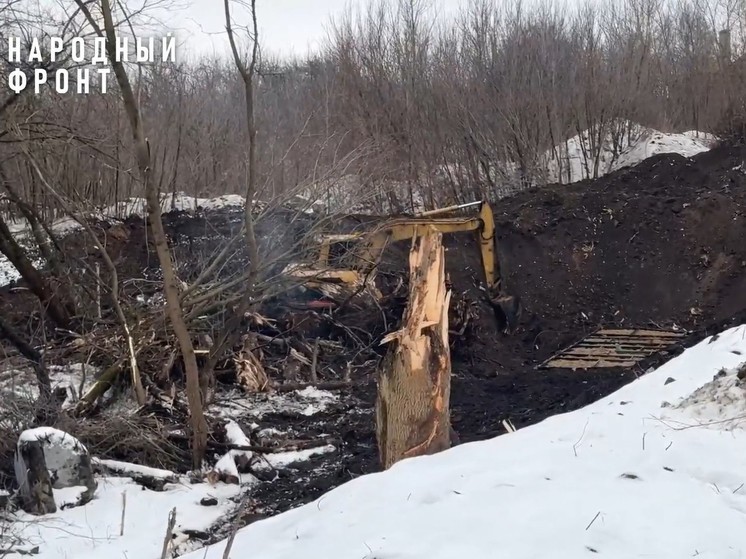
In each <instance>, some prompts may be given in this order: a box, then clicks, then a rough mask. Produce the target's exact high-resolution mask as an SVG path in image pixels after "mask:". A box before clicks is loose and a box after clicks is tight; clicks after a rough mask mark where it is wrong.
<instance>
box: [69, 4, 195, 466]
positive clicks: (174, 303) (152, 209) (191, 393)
mask: <svg viewBox="0 0 746 559" xmlns="http://www.w3.org/2000/svg"><path fill="white" fill-rule="evenodd" d="M76 2H77V4H78V7H79V8H80V9H81V11H82V12H83V13H84V14H85V15H86V18H87V19H88V22H89V23H90V25H91V26H92V27H93V28H94V29H96V32H97V33H98V34H99V35H101V36H105V37H106V50H107V54H108V56H109V61H110V63H111V65H112V67H113V69H114V74H115V76H116V79H117V83H118V85H119V89H120V91H121V95H122V102H123V104H124V108H125V111H126V112H127V116H128V118H129V124H130V130H131V133H132V138H133V141H134V147H135V157H136V159H137V165H138V169H139V172H140V179H141V180H142V182H143V187H144V190H145V197H146V200H147V207H148V220H149V222H150V226H151V228H152V230H153V239H154V243H155V249H156V253H157V254H158V260H159V262H160V265H161V270H162V272H163V291H164V294H165V296H166V306H167V309H168V314H169V318H170V319H171V326H172V327H173V329H174V334H175V335H176V338H177V340H178V343H179V348H180V350H181V355H182V358H183V360H184V367H185V369H186V383H187V399H188V402H189V413H190V426H191V430H192V461H193V466H194V468H199V467H200V466H201V464H202V461H203V459H204V457H205V452H206V449H207V421H206V420H205V416H204V411H203V402H202V395H201V391H200V382H199V368H198V366H197V359H196V356H195V353H194V346H193V344H192V339H191V336H190V334H189V330H188V328H187V325H186V322H185V321H184V315H183V313H182V309H181V300H180V296H179V291H180V282H179V279H178V278H177V276H176V272H175V269H174V264H173V260H172V259H171V253H170V251H169V248H168V239H167V237H166V232H165V229H164V227H163V221H162V219H161V205H160V199H159V194H158V190H157V185H158V181H157V178H156V177H154V172H155V169H154V168H153V160H152V159H151V148H150V145H149V142H148V139H147V138H146V136H145V132H144V127H143V122H142V117H141V114H140V109H139V107H138V102H137V99H136V97H135V93H134V91H133V89H132V85H131V83H130V80H129V77H128V76H127V71H126V69H125V68H124V64H123V63H122V62H121V61H119V60H118V59H117V56H116V35H115V27H114V20H113V16H112V11H111V5H110V4H109V1H108V0H101V2H100V7H101V15H102V16H103V21H104V29H103V30H101V29H100V28H99V26H98V24H97V22H96V19H95V18H94V17H93V15H92V14H91V12H90V11H89V10H88V7H87V5H86V4H85V2H84V1H83V0H76Z"/></svg>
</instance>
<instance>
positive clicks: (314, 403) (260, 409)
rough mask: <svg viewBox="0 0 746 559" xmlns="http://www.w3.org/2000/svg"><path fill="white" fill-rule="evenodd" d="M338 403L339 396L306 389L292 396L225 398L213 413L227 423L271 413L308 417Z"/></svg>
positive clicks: (268, 395)
mask: <svg viewBox="0 0 746 559" xmlns="http://www.w3.org/2000/svg"><path fill="white" fill-rule="evenodd" d="M337 401H338V396H337V395H336V394H333V393H331V392H328V391H326V390H319V389H317V388H313V387H309V388H305V389H303V390H295V391H293V392H280V393H277V392H275V393H270V394H241V395H240V396H235V397H232V398H231V397H226V398H223V399H222V400H221V402H219V403H218V404H216V406H215V410H216V413H217V414H219V415H220V416H221V417H223V418H226V419H236V418H240V417H249V418H254V419H261V418H262V417H264V416H265V415H268V414H272V413H283V414H295V415H299V416H304V417H311V416H313V415H316V414H317V413H321V412H323V411H326V410H327V409H328V408H329V407H330V406H331V405H333V404H334V403H336V402H337Z"/></svg>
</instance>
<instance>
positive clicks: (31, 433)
mask: <svg viewBox="0 0 746 559" xmlns="http://www.w3.org/2000/svg"><path fill="white" fill-rule="evenodd" d="M36 441H49V442H50V443H51V444H53V445H55V446H60V447H63V448H67V449H69V450H72V451H75V452H76V453H85V452H88V450H87V449H86V447H85V445H83V443H81V442H80V441H79V440H78V439H76V438H75V437H73V436H72V435H70V434H68V433H65V432H64V431H60V430H59V429H55V428H54V427H35V428H34V429H26V430H25V431H24V432H23V433H21V434H20V436H19V437H18V448H19V449H20V447H21V443H24V442H36Z"/></svg>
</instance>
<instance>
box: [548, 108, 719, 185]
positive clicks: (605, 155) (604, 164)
mask: <svg viewBox="0 0 746 559" xmlns="http://www.w3.org/2000/svg"><path fill="white" fill-rule="evenodd" d="M618 128H619V129H620V130H626V133H624V134H619V135H617V138H616V141H615V140H614V137H613V136H612V135H611V134H606V136H605V138H604V142H603V145H602V146H601V149H600V150H596V151H598V152H599V153H600V156H599V157H598V176H599V177H601V176H603V175H606V174H608V173H611V172H613V171H616V170H619V169H622V168H625V167H632V166H634V165H637V164H638V163H640V162H641V161H644V160H645V159H647V158H648V157H652V156H654V155H659V154H663V153H677V154H679V155H682V156H684V157H692V156H694V155H697V154H698V153H702V152H705V151H708V150H709V149H710V148H712V146H713V144H714V142H715V137H714V136H713V135H711V134H707V133H704V132H698V131H696V130H691V131H687V132H684V133H681V134H671V133H665V132H660V131H659V130H655V129H652V128H644V127H642V126H640V125H636V124H632V123H629V122H627V123H623V124H622V125H620V126H619V127H618ZM615 144H616V147H615ZM593 153H594V152H593V149H592V142H591V134H589V132H588V131H585V132H583V133H582V134H578V135H576V136H574V137H572V138H570V139H569V140H567V142H565V143H563V144H560V145H559V146H556V147H555V149H554V150H550V151H549V152H547V153H546V154H545V156H544V159H545V161H546V169H547V181H548V182H550V183H555V182H560V183H563V184H567V183H572V182H576V181H580V180H583V179H587V178H593V177H594V174H595V159H594V156H593Z"/></svg>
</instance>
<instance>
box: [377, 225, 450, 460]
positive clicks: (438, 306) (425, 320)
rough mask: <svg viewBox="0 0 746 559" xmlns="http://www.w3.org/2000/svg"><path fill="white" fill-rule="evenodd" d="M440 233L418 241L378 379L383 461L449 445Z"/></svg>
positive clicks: (445, 299) (445, 307) (445, 310)
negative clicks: (399, 321)
mask: <svg viewBox="0 0 746 559" xmlns="http://www.w3.org/2000/svg"><path fill="white" fill-rule="evenodd" d="M444 260H445V259H444V253H443V245H442V235H441V234H440V233H437V232H435V231H434V230H431V231H429V232H428V233H426V234H425V235H424V236H423V237H420V238H418V239H416V240H415V242H414V244H413V246H412V250H411V251H410V254H409V268H410V286H409V305H408V307H407V310H406V312H405V313H404V320H403V326H402V328H401V330H399V331H397V332H393V333H391V334H389V335H388V336H386V337H385V338H384V340H383V342H382V343H389V342H391V346H390V348H389V351H388V354H387V355H386V357H385V358H384V361H383V364H382V367H381V371H380V374H379V379H378V398H377V401H376V435H377V438H378V450H379V456H380V459H381V465H382V466H383V467H384V468H389V467H390V466H392V465H393V464H394V463H396V462H398V461H399V460H402V459H403V458H409V457H412V456H420V455H425V454H434V453H436V452H439V451H441V450H445V449H447V448H449V447H450V444H451V422H450V416H449V407H450V394H451V357H450V353H449V347H448V304H449V301H450V298H451V294H450V292H449V291H447V290H446V286H445V274H444Z"/></svg>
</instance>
